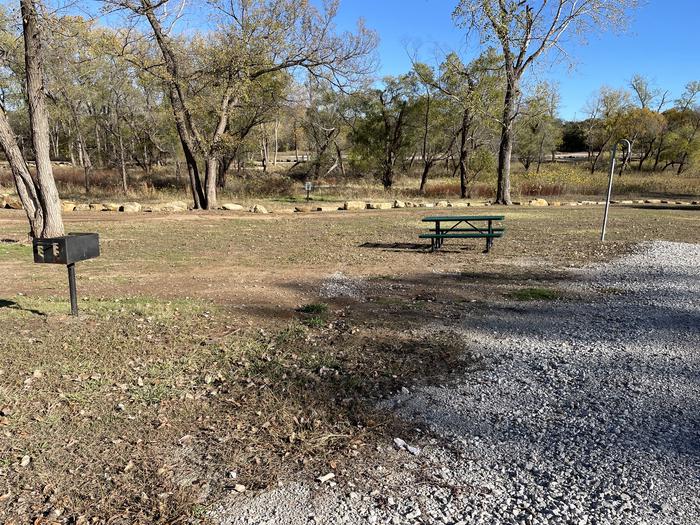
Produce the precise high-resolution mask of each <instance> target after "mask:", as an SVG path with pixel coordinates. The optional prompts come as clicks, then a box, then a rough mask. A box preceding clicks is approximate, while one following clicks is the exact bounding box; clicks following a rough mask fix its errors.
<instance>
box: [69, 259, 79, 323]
mask: <svg viewBox="0 0 700 525" xmlns="http://www.w3.org/2000/svg"><path fill="white" fill-rule="evenodd" d="M68 289H69V290H70V313H71V315H78V290H77V289H76V286H75V263H71V264H69V265H68Z"/></svg>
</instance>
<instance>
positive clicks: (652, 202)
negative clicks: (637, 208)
mask: <svg viewBox="0 0 700 525" xmlns="http://www.w3.org/2000/svg"><path fill="white" fill-rule="evenodd" d="M644 204H661V199H646V200H645V201H644Z"/></svg>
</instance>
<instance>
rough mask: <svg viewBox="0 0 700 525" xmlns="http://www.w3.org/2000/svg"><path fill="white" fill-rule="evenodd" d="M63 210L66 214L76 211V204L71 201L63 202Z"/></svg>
mask: <svg viewBox="0 0 700 525" xmlns="http://www.w3.org/2000/svg"><path fill="white" fill-rule="evenodd" d="M61 210H62V211H63V212H64V213H65V212H68V211H74V210H75V203H74V202H71V201H61Z"/></svg>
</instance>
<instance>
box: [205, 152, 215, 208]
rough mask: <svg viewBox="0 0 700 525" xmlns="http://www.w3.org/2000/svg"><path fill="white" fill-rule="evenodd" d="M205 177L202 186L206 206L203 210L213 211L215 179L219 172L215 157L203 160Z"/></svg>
mask: <svg viewBox="0 0 700 525" xmlns="http://www.w3.org/2000/svg"><path fill="white" fill-rule="evenodd" d="M204 162H205V166H206V175H205V177H204V186H205V188H206V199H207V204H206V207H205V209H207V210H213V209H214V208H216V205H217V202H216V177H217V175H218V171H219V159H218V158H217V157H215V156H211V157H207V158H206V159H205V161H204Z"/></svg>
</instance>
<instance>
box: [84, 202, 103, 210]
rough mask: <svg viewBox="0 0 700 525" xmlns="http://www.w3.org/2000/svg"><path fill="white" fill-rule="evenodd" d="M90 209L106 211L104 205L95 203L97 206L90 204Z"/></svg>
mask: <svg viewBox="0 0 700 525" xmlns="http://www.w3.org/2000/svg"><path fill="white" fill-rule="evenodd" d="M88 208H89V209H90V211H104V209H105V208H104V205H102V204H99V203H95V204H88Z"/></svg>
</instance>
